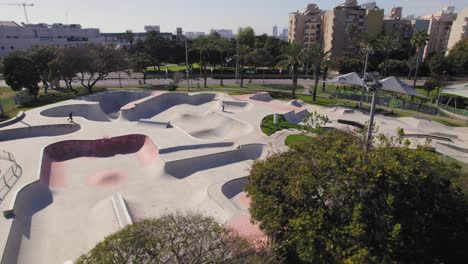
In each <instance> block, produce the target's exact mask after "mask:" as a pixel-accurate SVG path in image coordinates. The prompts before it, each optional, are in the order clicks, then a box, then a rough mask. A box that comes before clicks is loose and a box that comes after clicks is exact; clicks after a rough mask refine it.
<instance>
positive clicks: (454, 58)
mask: <svg viewBox="0 0 468 264" xmlns="http://www.w3.org/2000/svg"><path fill="white" fill-rule="evenodd" d="M447 62H448V64H449V65H450V67H448V68H449V69H450V71H451V73H452V74H468V39H463V40H460V41H459V42H458V43H456V44H455V45H454V46H453V48H452V49H451V50H450V52H449V54H448V56H447Z"/></svg>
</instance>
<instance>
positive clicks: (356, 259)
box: [246, 131, 468, 263]
mask: <svg viewBox="0 0 468 264" xmlns="http://www.w3.org/2000/svg"><path fill="white" fill-rule="evenodd" d="M364 146H365V142H364V141H362V140H361V139H359V138H357V137H354V136H351V135H349V134H346V133H344V132H340V131H329V132H322V133H319V134H318V135H317V136H316V137H314V138H311V139H310V140H309V141H307V142H303V143H302V144H298V145H295V146H293V147H292V149H291V150H289V151H288V152H283V153H275V154H273V155H271V156H270V157H269V158H267V159H266V160H261V161H256V162H255V163H254V165H253V166H252V169H251V171H250V177H249V181H248V184H247V187H246V191H247V193H248V195H249V196H250V198H251V208H250V212H251V215H252V217H253V219H254V220H256V221H258V222H259V223H260V227H261V229H262V230H263V231H264V232H265V234H267V235H268V236H269V237H270V238H271V239H273V240H274V241H276V242H277V243H278V244H279V245H281V246H282V248H283V250H284V251H285V252H286V253H287V254H288V260H289V262H291V263H463V262H464V261H465V260H466V259H467V257H468V252H467V251H466V248H465V247H466V245H467V243H468V233H467V232H468V230H467V228H466V227H467V225H468V204H467V200H466V197H465V196H464V194H463V193H462V191H461V190H460V189H459V188H457V187H454V186H453V185H452V183H451V180H452V179H453V178H454V177H456V176H457V175H459V172H460V171H459V168H457V167H453V166H451V165H449V164H447V163H445V162H443V161H442V160H441V159H440V158H439V156H437V155H436V154H434V153H432V152H429V151H427V150H425V149H423V148H419V149H410V148H407V147H395V146H392V145H387V144H385V145H383V146H382V147H376V148H374V149H367V150H366V148H365V147H364Z"/></svg>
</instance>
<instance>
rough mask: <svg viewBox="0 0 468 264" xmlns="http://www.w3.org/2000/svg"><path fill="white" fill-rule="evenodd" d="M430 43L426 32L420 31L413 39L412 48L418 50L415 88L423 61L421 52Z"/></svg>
mask: <svg viewBox="0 0 468 264" xmlns="http://www.w3.org/2000/svg"><path fill="white" fill-rule="evenodd" d="M428 41H429V34H427V32H424V31H418V32H417V33H416V34H414V35H413V37H412V38H411V46H413V47H415V48H416V70H415V72H414V83H413V88H416V82H417V79H418V73H419V63H420V60H421V51H422V49H423V48H424V47H425V46H426V44H427V42H428Z"/></svg>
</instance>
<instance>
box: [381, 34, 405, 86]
mask: <svg viewBox="0 0 468 264" xmlns="http://www.w3.org/2000/svg"><path fill="white" fill-rule="evenodd" d="M400 47H401V41H400V39H399V38H398V37H397V36H393V35H384V36H382V37H380V38H379V39H378V41H377V48H378V49H379V50H380V51H381V52H382V53H383V54H384V55H385V59H384V62H383V63H384V64H383V68H382V71H381V73H380V78H383V77H385V76H387V69H388V62H389V58H390V54H391V53H392V52H394V51H396V50H398V49H399V48H400Z"/></svg>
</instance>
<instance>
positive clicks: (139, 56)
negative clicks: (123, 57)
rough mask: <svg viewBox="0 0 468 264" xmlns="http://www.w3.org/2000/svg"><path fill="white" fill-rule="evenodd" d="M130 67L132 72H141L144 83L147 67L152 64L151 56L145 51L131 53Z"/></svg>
mask: <svg viewBox="0 0 468 264" xmlns="http://www.w3.org/2000/svg"><path fill="white" fill-rule="evenodd" d="M129 64H130V68H132V70H133V71H134V72H139V73H141V74H143V83H144V84H146V77H147V76H148V67H150V66H151V65H152V58H151V56H150V55H149V54H148V53H146V52H139V53H134V54H131V55H130V57H129Z"/></svg>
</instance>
